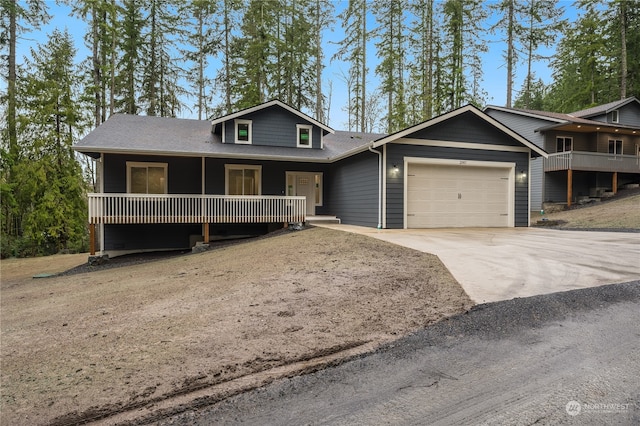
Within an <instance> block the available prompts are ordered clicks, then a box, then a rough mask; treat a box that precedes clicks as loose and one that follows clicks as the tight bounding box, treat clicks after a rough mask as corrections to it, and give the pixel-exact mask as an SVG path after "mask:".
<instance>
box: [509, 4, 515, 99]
mask: <svg viewBox="0 0 640 426" xmlns="http://www.w3.org/2000/svg"><path fill="white" fill-rule="evenodd" d="M508 20H509V22H508V23H507V108H511V99H512V98H513V43H514V40H513V25H514V22H513V0H510V1H509V10H508Z"/></svg>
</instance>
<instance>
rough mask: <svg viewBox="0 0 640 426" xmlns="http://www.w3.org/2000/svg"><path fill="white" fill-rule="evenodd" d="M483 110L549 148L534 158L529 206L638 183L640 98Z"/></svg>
mask: <svg viewBox="0 0 640 426" xmlns="http://www.w3.org/2000/svg"><path fill="white" fill-rule="evenodd" d="M484 112H485V113H487V114H488V115H490V116H491V117H493V118H495V119H496V120H498V121H500V122H502V123H503V124H505V125H506V126H508V127H509V128H511V129H513V130H514V131H515V132H516V133H518V134H520V135H522V136H524V137H525V138H527V139H528V140H530V141H532V142H533V143H534V144H535V145H536V146H538V147H540V148H542V149H544V150H545V151H546V152H548V153H549V156H548V158H537V159H535V160H533V161H532V162H531V206H532V208H533V209H534V210H539V209H541V208H542V206H543V203H545V202H550V203H564V204H566V205H568V206H571V205H572V204H573V203H576V202H580V201H583V200H586V199H589V198H600V197H601V196H602V195H603V194H608V193H613V194H615V193H616V192H617V191H618V189H619V188H622V187H623V186H624V185H628V184H636V183H640V101H638V99H637V98H635V97H631V98H627V99H623V100H620V101H616V102H611V103H608V104H606V105H600V106H597V107H594V108H589V109H586V110H582V111H576V112H573V113H570V114H560V113H553V112H547V111H531V110H521V109H514V108H504V107H497V106H488V107H486V108H485V110H484Z"/></svg>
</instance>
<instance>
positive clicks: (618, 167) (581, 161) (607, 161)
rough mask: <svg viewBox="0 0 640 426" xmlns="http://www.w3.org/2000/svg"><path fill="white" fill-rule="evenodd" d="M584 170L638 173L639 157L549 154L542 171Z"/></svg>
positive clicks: (582, 152) (567, 153) (599, 154)
mask: <svg viewBox="0 0 640 426" xmlns="http://www.w3.org/2000/svg"><path fill="white" fill-rule="evenodd" d="M569 169H571V170H585V171H594V172H621V173H638V172H640V157H638V156H635V155H615V154H604V153H601V152H584V151H567V152H558V153H555V154H549V158H546V159H545V160H544V171H545V172H553V171H556V170H569Z"/></svg>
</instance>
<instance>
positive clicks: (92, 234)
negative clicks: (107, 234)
mask: <svg viewBox="0 0 640 426" xmlns="http://www.w3.org/2000/svg"><path fill="white" fill-rule="evenodd" d="M89 254H90V255H91V256H95V254H96V224H95V223H90V224H89Z"/></svg>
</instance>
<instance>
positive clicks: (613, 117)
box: [611, 109, 620, 123]
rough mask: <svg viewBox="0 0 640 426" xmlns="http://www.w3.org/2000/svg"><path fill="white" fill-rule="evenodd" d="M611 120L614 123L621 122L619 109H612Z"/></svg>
mask: <svg viewBox="0 0 640 426" xmlns="http://www.w3.org/2000/svg"><path fill="white" fill-rule="evenodd" d="M611 122H612V123H619V122H620V113H619V112H618V110H617V109H614V110H613V111H611Z"/></svg>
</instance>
